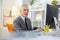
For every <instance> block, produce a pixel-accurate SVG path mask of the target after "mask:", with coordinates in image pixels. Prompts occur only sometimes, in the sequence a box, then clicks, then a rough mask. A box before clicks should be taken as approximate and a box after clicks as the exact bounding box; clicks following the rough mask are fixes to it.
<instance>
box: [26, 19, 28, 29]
mask: <svg viewBox="0 0 60 40" xmlns="http://www.w3.org/2000/svg"><path fill="white" fill-rule="evenodd" d="M25 25H26V28H27V30H28V26H27V19H26V18H25Z"/></svg>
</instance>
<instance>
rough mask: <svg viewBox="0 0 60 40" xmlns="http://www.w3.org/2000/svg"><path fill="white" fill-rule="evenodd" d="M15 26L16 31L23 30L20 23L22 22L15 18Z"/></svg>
mask: <svg viewBox="0 0 60 40" xmlns="http://www.w3.org/2000/svg"><path fill="white" fill-rule="evenodd" d="M13 28H14V30H15V31H20V30H22V28H21V25H20V23H19V22H18V20H15V21H14V22H13Z"/></svg>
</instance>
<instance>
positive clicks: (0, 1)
mask: <svg viewBox="0 0 60 40" xmlns="http://www.w3.org/2000/svg"><path fill="white" fill-rule="evenodd" d="M1 26H2V0H0V27H1Z"/></svg>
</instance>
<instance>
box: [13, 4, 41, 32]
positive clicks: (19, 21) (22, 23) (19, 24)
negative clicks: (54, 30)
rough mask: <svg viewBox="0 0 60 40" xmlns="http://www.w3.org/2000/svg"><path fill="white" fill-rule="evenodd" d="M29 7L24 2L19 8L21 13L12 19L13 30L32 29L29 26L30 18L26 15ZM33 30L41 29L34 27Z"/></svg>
mask: <svg viewBox="0 0 60 40" xmlns="http://www.w3.org/2000/svg"><path fill="white" fill-rule="evenodd" d="M28 12H29V8H28V6H27V5H26V4H23V5H22V6H21V8H20V13H21V15H20V16H19V17H17V18H16V19H15V20H14V21H13V27H14V30H15V31H17V30H18V31H28V30H30V31H31V30H33V29H32V26H31V20H30V19H29V18H28V17H27V16H28ZM34 30H35V31H41V29H40V28H34Z"/></svg>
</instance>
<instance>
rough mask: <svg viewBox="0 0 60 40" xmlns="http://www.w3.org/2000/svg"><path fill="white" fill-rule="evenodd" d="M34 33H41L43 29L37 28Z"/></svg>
mask: <svg viewBox="0 0 60 40" xmlns="http://www.w3.org/2000/svg"><path fill="white" fill-rule="evenodd" d="M34 31H37V32H42V31H43V29H41V28H38V29H36V30H34Z"/></svg>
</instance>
